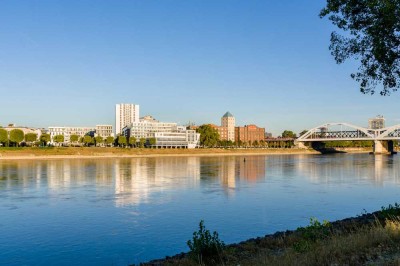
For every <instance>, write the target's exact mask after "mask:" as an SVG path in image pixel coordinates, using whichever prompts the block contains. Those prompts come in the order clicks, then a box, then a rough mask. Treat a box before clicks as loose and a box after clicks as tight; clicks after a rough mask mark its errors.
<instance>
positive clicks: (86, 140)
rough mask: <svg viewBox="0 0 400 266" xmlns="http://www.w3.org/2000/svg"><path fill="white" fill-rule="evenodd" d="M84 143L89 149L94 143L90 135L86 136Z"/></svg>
mask: <svg viewBox="0 0 400 266" xmlns="http://www.w3.org/2000/svg"><path fill="white" fill-rule="evenodd" d="M83 143H85V145H86V146H88V147H89V146H90V144H92V143H93V138H92V136H90V135H85V136H84V137H83Z"/></svg>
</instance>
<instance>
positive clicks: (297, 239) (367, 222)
mask: <svg viewBox="0 0 400 266" xmlns="http://www.w3.org/2000/svg"><path fill="white" fill-rule="evenodd" d="M188 245H189V248H190V252H189V253H181V254H179V255H176V256H174V257H166V258H165V259H163V260H154V261H151V262H148V263H142V264H141V265H142V266H145V265H146V266H148V265H153V266H155V265H399V264H400V205H399V204H397V203H395V204H394V205H389V206H388V207H382V209H381V210H380V211H377V212H374V213H363V214H360V215H358V216H357V217H354V218H348V219H344V220H339V221H336V222H332V223H330V222H327V221H323V222H322V223H321V222H319V221H318V220H317V219H315V218H311V219H310V224H309V225H308V226H306V227H299V228H298V229H297V230H294V231H286V232H278V233H275V234H273V235H266V236H264V237H259V238H256V239H250V240H247V241H244V242H241V243H239V244H231V245H226V246H225V245H224V244H223V242H222V241H221V240H219V238H218V233H216V232H214V234H213V236H211V234H210V232H209V231H208V230H206V229H205V227H204V222H203V221H201V222H200V228H199V231H198V232H195V233H194V234H193V240H189V241H188Z"/></svg>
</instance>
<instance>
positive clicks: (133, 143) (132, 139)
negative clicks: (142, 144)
mask: <svg viewBox="0 0 400 266" xmlns="http://www.w3.org/2000/svg"><path fill="white" fill-rule="evenodd" d="M129 145H130V146H131V147H134V146H135V145H136V138H135V137H134V136H131V137H129Z"/></svg>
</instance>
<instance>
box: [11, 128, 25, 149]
mask: <svg viewBox="0 0 400 266" xmlns="http://www.w3.org/2000/svg"><path fill="white" fill-rule="evenodd" d="M23 140H24V132H23V131H22V130H21V129H13V130H11V131H10V141H11V142H14V143H16V144H17V146H18V145H19V143H20V142H21V141H23Z"/></svg>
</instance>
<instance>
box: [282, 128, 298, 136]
mask: <svg viewBox="0 0 400 266" xmlns="http://www.w3.org/2000/svg"><path fill="white" fill-rule="evenodd" d="M282 138H296V134H295V133H294V132H293V131H291V130H285V131H283V132H282Z"/></svg>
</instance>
